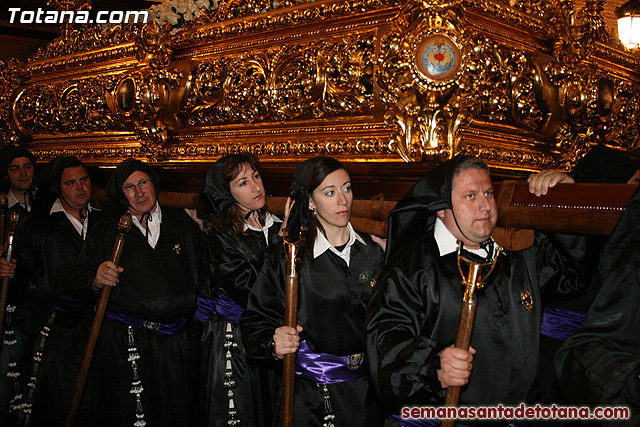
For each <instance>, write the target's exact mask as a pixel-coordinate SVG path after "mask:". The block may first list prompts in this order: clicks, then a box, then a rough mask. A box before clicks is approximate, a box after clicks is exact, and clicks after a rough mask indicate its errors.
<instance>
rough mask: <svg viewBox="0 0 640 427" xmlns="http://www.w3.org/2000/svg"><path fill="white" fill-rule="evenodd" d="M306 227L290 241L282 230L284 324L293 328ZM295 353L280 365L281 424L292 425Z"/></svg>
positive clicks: (286, 357)
mask: <svg viewBox="0 0 640 427" xmlns="http://www.w3.org/2000/svg"><path fill="white" fill-rule="evenodd" d="M305 234H306V229H305V228H304V227H302V228H301V229H300V237H299V239H298V240H297V241H296V242H290V241H289V240H288V238H289V230H288V229H286V228H285V230H284V247H285V251H286V254H287V281H286V284H285V316H284V325H285V326H290V327H292V328H295V327H296V326H297V323H298V268H297V266H298V264H299V262H300V257H299V256H298V249H299V248H300V247H301V246H302V245H303V244H304V240H305ZM295 370H296V353H290V354H285V355H284V361H283V366H282V426H283V427H292V426H293V403H294V402H293V399H294V387H295V376H296V375H295Z"/></svg>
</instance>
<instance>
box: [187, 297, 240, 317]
mask: <svg viewBox="0 0 640 427" xmlns="http://www.w3.org/2000/svg"><path fill="white" fill-rule="evenodd" d="M243 311H244V309H243V308H242V307H240V306H239V305H238V304H236V303H235V302H234V301H233V300H232V299H231V298H229V297H228V296H227V294H225V293H224V292H222V291H218V294H217V295H216V297H215V298H206V297H203V296H198V309H197V310H196V314H195V317H196V319H198V320H200V321H201V322H207V321H209V318H210V317H211V315H212V314H213V313H218V314H219V315H220V316H221V317H223V318H225V319H227V320H228V321H230V322H235V323H238V322H239V321H240V315H241V314H242V312H243Z"/></svg>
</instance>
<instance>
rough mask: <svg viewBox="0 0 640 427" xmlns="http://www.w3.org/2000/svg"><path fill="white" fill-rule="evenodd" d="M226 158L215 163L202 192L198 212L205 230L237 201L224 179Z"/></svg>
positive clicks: (210, 169) (208, 173) (205, 180)
mask: <svg viewBox="0 0 640 427" xmlns="http://www.w3.org/2000/svg"><path fill="white" fill-rule="evenodd" d="M223 159H224V158H222V159H220V160H218V161H217V162H215V163H214V164H213V165H212V166H211V167H210V168H209V170H208V171H207V175H206V176H205V178H204V185H203V188H202V191H201V192H200V206H199V207H198V210H199V211H200V212H199V214H200V216H201V217H202V221H203V223H204V228H205V229H208V228H209V225H210V224H211V223H212V222H213V221H215V220H216V219H218V218H220V217H221V216H222V215H223V214H224V213H225V212H226V211H227V209H229V208H230V207H231V206H233V204H234V203H235V202H236V200H235V199H234V198H233V196H232V195H231V190H230V188H229V183H228V182H227V181H226V179H225V178H224V169H225V164H224V160H223Z"/></svg>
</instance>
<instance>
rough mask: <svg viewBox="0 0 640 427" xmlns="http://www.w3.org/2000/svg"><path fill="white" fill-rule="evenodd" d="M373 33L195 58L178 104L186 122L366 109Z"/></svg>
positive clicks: (226, 121) (311, 115) (364, 111)
mask: <svg viewBox="0 0 640 427" xmlns="http://www.w3.org/2000/svg"><path fill="white" fill-rule="evenodd" d="M373 50H374V36H373V34H368V35H353V36H346V37H344V38H336V39H333V40H326V41H325V40H323V41H318V42H314V43H311V44H308V45H298V46H283V47H281V48H277V49H266V50H263V51H257V52H252V53H250V54H239V55H237V56H225V57H222V58H215V59H210V60H206V61H204V62H200V63H198V64H196V65H195V66H194V71H193V73H192V91H191V93H190V94H189V95H188V99H187V101H186V103H185V106H184V108H183V109H182V112H183V115H184V117H185V118H186V123H188V125H189V126H191V127H197V126H208V125H223V124H234V123H243V122H248V123H256V122H287V121H291V120H308V119H316V118H326V117H346V116H354V115H366V114H371V112H372V110H373V67H374V62H375V58H374V54H373V53H374V52H373Z"/></svg>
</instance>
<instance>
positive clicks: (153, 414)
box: [71, 159, 209, 426]
mask: <svg viewBox="0 0 640 427" xmlns="http://www.w3.org/2000/svg"><path fill="white" fill-rule="evenodd" d="M158 181H159V176H158V174H157V173H156V172H155V171H154V170H153V169H152V168H151V167H150V166H149V165H147V164H146V163H143V162H141V161H139V160H134V159H128V160H125V161H124V162H122V163H120V164H119V165H118V167H117V168H116V170H115V172H114V173H113V176H112V177H111V180H110V181H109V184H108V186H107V195H108V196H109V198H110V210H111V213H110V214H109V215H105V217H104V218H103V219H102V220H101V221H100V222H99V223H98V224H96V227H95V228H94V229H93V230H92V231H91V233H89V236H88V237H87V241H86V244H85V246H84V248H83V250H82V252H81V253H80V257H79V260H78V264H77V266H76V268H74V270H73V271H72V273H71V274H72V278H73V280H74V281H75V283H76V284H77V286H79V287H85V288H86V289H93V290H94V292H95V293H96V296H97V292H98V291H100V290H101V289H102V288H103V287H104V286H112V287H113V288H112V292H111V297H110V299H109V306H108V311H107V315H106V318H105V320H104V324H103V326H102V330H101V332H100V338H99V339H98V342H97V346H96V350H95V356H94V360H93V363H92V365H93V367H94V387H95V388H94V390H95V393H94V396H93V399H92V400H93V406H94V407H93V409H92V412H93V413H94V414H95V417H96V419H95V420H94V422H93V424H92V425H95V426H125V425H132V424H134V423H136V422H137V423H139V424H141V423H142V421H144V422H146V423H147V424H148V425H154V426H178V425H180V426H188V425H190V423H189V406H188V403H189V391H190V384H189V373H188V366H187V359H188V355H189V351H190V349H189V345H188V342H187V333H186V330H185V324H186V322H187V318H188V317H191V316H192V315H193V312H194V311H195V308H196V295H197V292H198V290H199V289H200V287H201V286H204V285H205V284H206V281H207V280H208V275H207V273H208V268H209V267H208V262H207V259H206V257H205V256H203V255H205V254H206V238H205V236H204V234H203V232H202V231H200V229H199V228H198V226H197V225H196V223H195V222H194V221H193V220H192V219H191V218H190V217H189V216H188V215H187V214H186V213H185V212H184V210H182V209H175V208H167V207H161V206H160V204H159V203H158V201H157V186H158ZM125 211H129V213H131V215H132V219H133V224H134V227H132V229H131V232H130V233H129V234H128V235H127V236H126V241H125V243H124V249H123V252H122V257H121V260H120V265H118V266H116V265H115V264H114V263H112V262H111V261H108V260H109V259H110V257H111V253H112V250H113V245H114V242H115V240H116V237H117V235H118V222H119V219H120V217H121V215H122V214H123V213H124V212H125ZM191 351H193V349H191ZM136 425H137V424H136Z"/></svg>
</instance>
